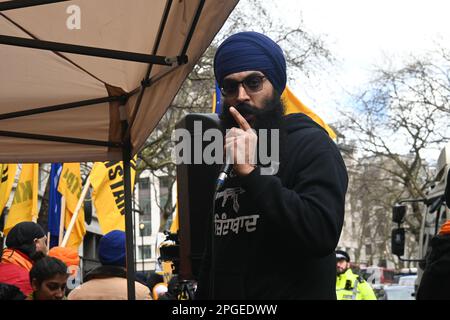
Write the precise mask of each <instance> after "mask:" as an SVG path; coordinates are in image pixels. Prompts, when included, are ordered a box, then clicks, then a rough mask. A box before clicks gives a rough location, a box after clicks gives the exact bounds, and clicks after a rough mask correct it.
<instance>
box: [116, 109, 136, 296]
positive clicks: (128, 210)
mask: <svg viewBox="0 0 450 320" xmlns="http://www.w3.org/2000/svg"><path fill="white" fill-rule="evenodd" d="M119 110H120V120H121V121H122V130H123V132H126V131H127V127H128V122H127V116H126V111H125V105H121V106H120V107H119ZM131 152H132V148H131V139H130V138H129V137H127V138H125V139H124V141H123V142H122V163H123V185H124V188H123V189H124V193H125V246H126V258H127V261H126V267H127V292H128V300H136V288H135V279H136V270H135V265H134V243H133V238H134V230H133V216H132V215H133V211H132V203H131V201H132V194H131V193H132V186H131V169H130V168H131V165H130V162H131Z"/></svg>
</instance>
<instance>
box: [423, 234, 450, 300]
mask: <svg viewBox="0 0 450 320" xmlns="http://www.w3.org/2000/svg"><path fill="white" fill-rule="evenodd" d="M417 300H450V234H447V235H437V236H435V237H433V239H431V251H430V252H429V253H428V255H427V260H426V265H425V270H424V272H423V275H422V279H421V280H420V286H419V290H418V291H417Z"/></svg>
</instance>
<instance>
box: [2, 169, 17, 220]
mask: <svg viewBox="0 0 450 320" xmlns="http://www.w3.org/2000/svg"><path fill="white" fill-rule="evenodd" d="M16 169H17V164H11V163H10V164H7V163H5V164H0V216H1V215H2V213H3V209H4V208H5V206H6V203H7V202H8V199H9V195H10V194H11V189H12V186H13V183H14V178H15V177H16Z"/></svg>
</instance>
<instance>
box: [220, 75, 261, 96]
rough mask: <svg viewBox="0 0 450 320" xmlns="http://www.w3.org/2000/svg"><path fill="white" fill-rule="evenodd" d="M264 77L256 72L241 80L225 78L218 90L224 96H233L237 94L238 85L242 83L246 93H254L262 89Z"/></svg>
mask: <svg viewBox="0 0 450 320" xmlns="http://www.w3.org/2000/svg"><path fill="white" fill-rule="evenodd" d="M264 78H266V77H265V76H261V75H257V74H252V75H249V76H248V77H246V78H245V79H244V80H242V81H236V80H232V79H225V80H224V81H223V84H222V87H221V88H220V91H221V92H222V94H223V95H224V97H235V96H237V94H238V92H239V86H240V85H241V83H242V85H243V86H244V89H245V91H246V92H247V93H249V94H251V93H255V92H258V91H261V90H262V88H263V82H264Z"/></svg>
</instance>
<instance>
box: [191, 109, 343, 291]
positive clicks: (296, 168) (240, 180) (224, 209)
mask: <svg viewBox="0 0 450 320" xmlns="http://www.w3.org/2000/svg"><path fill="white" fill-rule="evenodd" d="M284 127H285V128H286V131H287V144H286V151H287V152H286V155H285V157H284V158H282V163H281V166H280V169H279V171H278V173H277V174H276V175H263V174H261V169H260V168H256V169H255V170H254V171H252V172H251V173H250V174H249V175H247V176H245V177H233V178H230V179H229V180H227V182H226V184H225V186H224V188H223V189H222V190H220V191H219V193H217V194H216V202H215V231H216V235H215V241H214V246H213V247H214V248H213V251H214V256H215V257H216V258H215V259H214V261H212V260H211V251H212V250H211V242H210V241H208V242H207V246H206V251H205V256H204V261H203V265H202V272H201V275H200V279H199V285H198V291H197V298H198V299H208V298H214V299H336V291H335V284H336V261H335V256H334V250H335V248H336V245H337V243H338V240H339V236H340V233H341V229H342V225H343V220H344V203H345V193H346V190H347V183H348V177H347V171H346V168H345V164H344V162H343V160H342V157H341V155H340V153H339V151H338V149H337V147H336V145H335V143H334V142H333V141H332V140H331V139H330V137H329V136H328V134H327V132H326V131H325V130H324V129H323V128H322V127H320V126H319V125H317V124H316V123H315V122H314V121H312V120H311V119H310V118H309V117H307V116H306V115H303V114H292V115H288V116H285V117H284ZM209 225H211V223H209ZM210 229H211V228H210ZM209 231H211V230H209ZM210 238H211V237H210V236H209V239H210ZM210 274H215V277H214V279H213V281H211V279H210ZM211 288H213V289H211ZM212 291H214V292H212Z"/></svg>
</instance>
